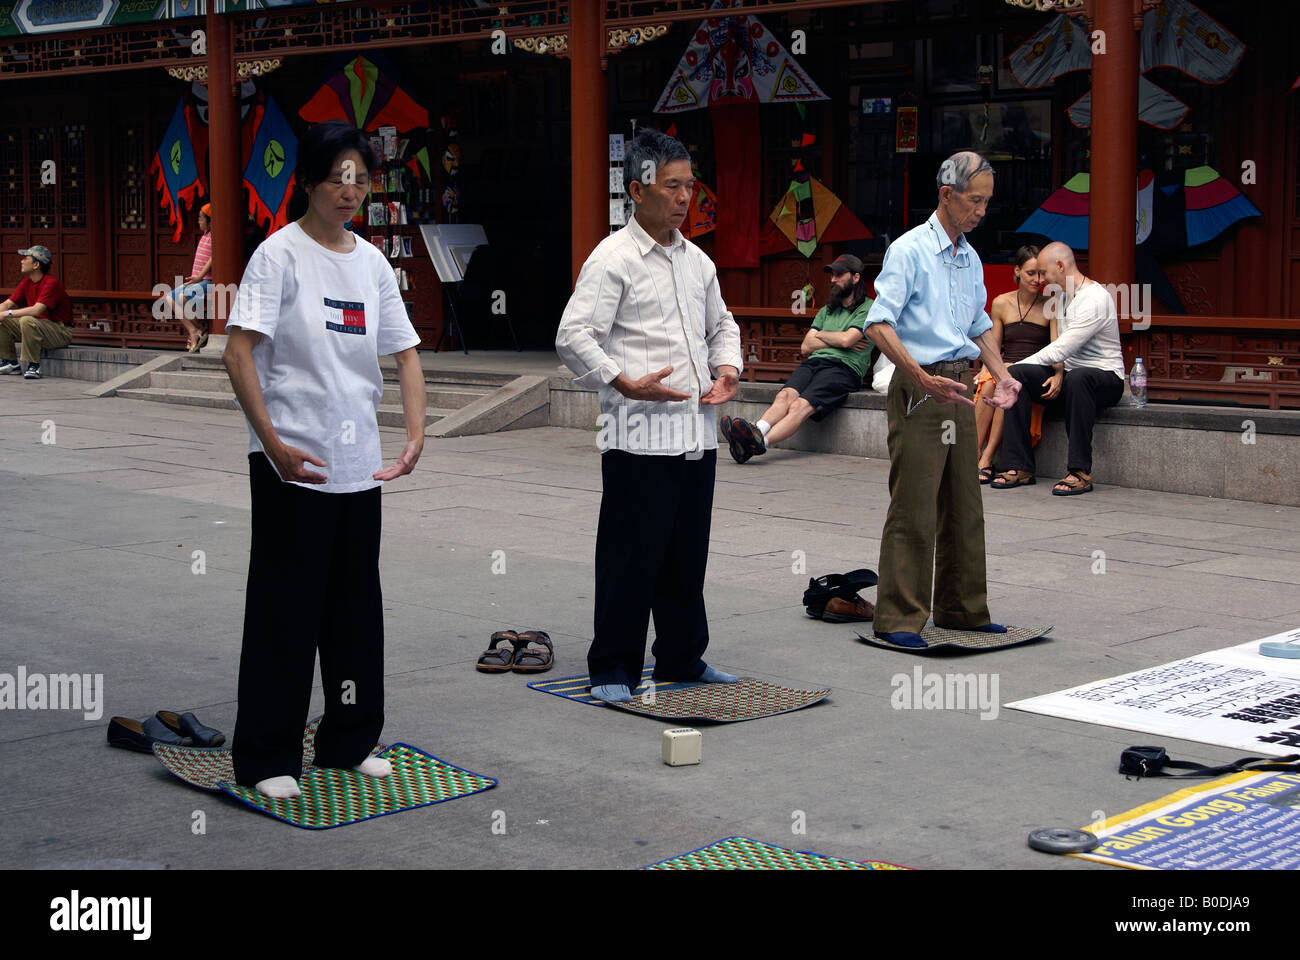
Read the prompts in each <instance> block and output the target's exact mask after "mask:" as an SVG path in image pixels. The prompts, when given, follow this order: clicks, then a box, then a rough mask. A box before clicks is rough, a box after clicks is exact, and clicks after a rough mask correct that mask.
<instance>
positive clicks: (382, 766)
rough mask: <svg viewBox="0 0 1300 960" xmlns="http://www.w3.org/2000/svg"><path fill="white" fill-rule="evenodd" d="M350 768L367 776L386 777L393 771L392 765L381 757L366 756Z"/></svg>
mask: <svg viewBox="0 0 1300 960" xmlns="http://www.w3.org/2000/svg"><path fill="white" fill-rule="evenodd" d="M352 769H353V770H355V771H356V772H357V773H364V774H365V775H366V776H367V777H387V776H389V775H390V774H391V773H392V772H393V765H392V764H391V763H389V762H388V761H387V760H385V759H384V758H383V757H366V759H364V760H362V761H361V762H360V763H358V764H357V765H356V766H355V767H353V768H352Z"/></svg>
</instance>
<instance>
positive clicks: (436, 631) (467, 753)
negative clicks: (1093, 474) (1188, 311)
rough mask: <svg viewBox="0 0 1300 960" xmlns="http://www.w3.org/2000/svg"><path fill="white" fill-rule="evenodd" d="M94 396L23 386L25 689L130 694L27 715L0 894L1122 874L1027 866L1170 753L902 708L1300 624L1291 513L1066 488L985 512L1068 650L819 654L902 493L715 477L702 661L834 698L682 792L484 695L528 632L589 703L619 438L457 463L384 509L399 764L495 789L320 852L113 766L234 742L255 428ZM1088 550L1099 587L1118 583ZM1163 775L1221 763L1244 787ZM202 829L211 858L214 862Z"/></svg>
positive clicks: (872, 464)
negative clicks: (145, 736) (54, 887)
mask: <svg viewBox="0 0 1300 960" xmlns="http://www.w3.org/2000/svg"><path fill="white" fill-rule="evenodd" d="M86 386H87V385H86V384H85V383H84V382H80V383H79V382H75V381H66V380H57V379H46V380H43V381H39V382H28V381H24V380H22V379H21V378H16V377H0V484H2V485H3V491H4V496H3V508H0V510H2V513H0V516H2V517H3V531H4V557H5V559H4V562H3V563H2V564H0V595H2V596H3V598H4V601H3V606H2V607H0V637H3V644H0V672H8V673H13V672H15V671H16V670H17V668H18V667H19V666H20V665H22V666H25V667H26V669H27V671H28V672H29V673H35V672H43V673H63V672H78V673H90V674H103V677H104V685H105V691H106V693H105V697H104V702H103V716H102V717H100V718H98V719H91V720H87V719H85V718H84V717H83V715H82V712H80V711H69V710H61V711H60V710H21V711H8V710H6V711H3V712H0V768H2V769H3V771H4V776H3V777H0V823H3V824H4V829H3V831H0V867H44V866H57V865H67V864H106V865H108V864H112V865H137V866H156V865H166V866H170V867H176V868H185V867H189V868H195V867H236V868H248V867H257V866H263V865H277V866H301V867H446V868H529V867H561V868H581V867H604V868H630V867H637V866H642V865H645V864H648V863H651V862H654V861H657V860H660V859H663V858H666V857H670V856H673V855H675V854H678V853H682V852H685V851H687V850H691V849H694V848H697V847H700V846H703V845H705V844H708V843H711V842H713V841H715V840H718V839H721V838H723V837H727V836H732V835H737V834H740V835H746V836H750V837H754V838H757V839H760V840H764V841H767V842H770V843H776V844H780V845H783V846H788V847H794V848H797V849H810V850H815V851H817V852H820V853H824V854H828V855H834V856H840V857H848V858H853V859H879V860H888V861H893V862H895V863H901V864H906V865H909V866H914V867H921V868H938V867H956V868H1008V869H1025V868H1055V869H1063V870H1076V871H1079V870H1101V871H1106V870H1107V869H1108V868H1106V867H1103V866H1099V865H1093V864H1088V863H1084V862H1081V861H1074V860H1068V859H1061V858H1053V857H1049V856H1047V855H1044V854H1039V853H1035V852H1033V851H1031V850H1030V849H1028V847H1027V846H1026V845H1025V836H1026V835H1027V834H1028V832H1029V831H1030V830H1032V829H1034V828H1037V827H1041V826H1057V825H1065V826H1080V825H1083V824H1085V823H1088V822H1090V821H1091V820H1092V819H1093V816H1094V812H1095V811H1099V810H1100V811H1104V812H1105V813H1106V814H1107V815H1111V814H1115V813H1119V812H1121V811H1123V810H1126V809H1129V808H1132V807H1135V806H1137V805H1139V804H1141V803H1145V802H1147V801H1149V800H1152V799H1155V798H1157V797H1159V796H1162V795H1164V794H1165V793H1168V792H1170V790H1171V788H1170V787H1169V786H1168V785H1167V784H1161V783H1159V782H1158V781H1143V782H1130V781H1126V780H1125V779H1124V778H1123V777H1121V776H1119V775H1118V774H1117V773H1116V772H1115V766H1116V763H1117V760H1118V756H1119V752H1120V750H1121V749H1123V748H1124V747H1126V746H1128V745H1130V744H1131V743H1133V742H1138V741H1142V740H1143V735H1141V734H1133V733H1130V732H1125V731H1122V730H1116V729H1111V728H1107V727H1100V726H1093V725H1088V724H1083V723H1076V722H1073V721H1066V720H1058V719H1054V718H1050V717H1040V716H1035V715H1031V714H1025V713H1019V712H1016V711H1011V710H1002V711H1000V712H999V713H998V715H997V716H996V718H994V719H981V718H980V715H979V712H978V711H977V710H967V711H958V710H939V711H923V710H915V711H911V710H895V709H893V708H892V707H891V704H890V695H891V693H892V691H893V686H892V684H891V680H892V679H893V678H894V677H895V676H896V675H898V674H905V675H909V676H910V674H911V672H912V669H913V667H915V666H917V665H920V666H921V667H922V668H923V669H924V670H925V671H927V672H939V673H942V672H961V673H969V672H977V673H989V674H992V675H995V676H996V678H997V680H998V682H999V693H1000V699H1001V700H1002V702H1009V701H1012V700H1016V699H1020V698H1023V697H1028V696H1033V695H1036V694H1040V693H1046V692H1050V691H1053V690H1058V689H1062V688H1064V687H1068V686H1072V685H1075V684H1078V683H1082V682H1085V681H1089V680H1094V679H1098V678H1102V677H1107V676H1113V675H1116V674H1119V673H1123V672H1126V671H1129V670H1133V669H1137V668H1140V667H1144V666H1149V665H1153V664H1158V663H1162V662H1165V661H1168V660H1171V659H1174V658H1177V657H1182V656H1188V655H1191V654H1194V653H1198V652H1202V651H1206V650H1212V649H1216V648H1220V647H1225V646H1228V645H1231V644H1236V643H1241V642H1243V641H1246V640H1250V639H1254V638H1257V637H1263V636H1267V635H1269V634H1274V633H1278V632H1281V631H1283V630H1285V629H1288V628H1292V627H1295V626H1297V624H1300V589H1298V588H1297V584H1300V509H1298V508H1294V507H1279V506H1274V505H1271V504H1259V503H1248V502H1240V501H1223V500H1212V499H1207V498H1200V497H1192V496H1185V495H1177V494H1168V493H1151V492H1147V491H1143V490H1136V489H1124V488H1118V487H1107V486H1104V485H1103V486H1100V487H1099V488H1098V489H1097V491H1096V492H1095V493H1093V494H1092V495H1089V496H1085V497H1078V498H1059V497H1052V496H1050V494H1049V490H1050V486H1049V485H1046V484H1040V485H1038V486H1036V487H1032V488H1027V489H1024V490H1016V491H1003V492H998V491H987V492H986V493H985V509H986V522H987V536H988V552H989V558H988V565H989V580H990V582H989V591H990V601H991V608H992V611H993V615H994V618H995V619H998V620H1001V621H1003V622H1009V623H1029V622H1041V621H1048V622H1052V623H1055V624H1056V631H1055V633H1054V634H1053V635H1052V637H1051V638H1050V639H1049V640H1048V641H1046V642H1040V643H1037V644H1033V645H1030V646H1027V647H1023V648H1019V649H1011V650H1007V651H1003V652H993V653H988V654H983V655H978V656H967V657H961V658H954V659H944V660H942V661H934V660H922V659H921V658H916V657H911V656H908V655H905V654H900V653H895V652H892V651H884V650H877V649H874V648H871V647H868V646H866V645H864V644H861V643H859V642H858V641H857V639H856V636H855V635H856V632H857V631H856V629H855V627H854V626H853V625H828V624H823V623H820V622H816V621H812V620H809V619H807V618H806V617H804V615H803V612H802V609H801V607H800V606H799V598H800V595H801V593H802V591H803V589H804V587H805V586H806V584H807V580H808V577H809V576H812V575H818V574H822V573H828V572H836V571H843V570H847V569H851V568H854V567H861V566H869V567H875V566H876V565H877V561H878V556H879V535H880V530H881V526H882V523H883V520H884V514H885V509H886V505H887V490H886V479H887V474H888V464H887V463H886V462H884V461H881V460H862V459H855V458H850V457H843V456H833V455H828V454H816V453H801V452H785V451H773V452H772V453H770V454H769V455H767V456H766V457H762V458H759V459H756V460H754V461H751V462H750V463H749V464H746V465H744V466H739V465H736V464H735V463H733V462H732V461H731V460H730V458H728V457H726V456H725V453H724V455H723V458H722V459H721V460H720V461H719V467H718V483H717V491H716V506H715V513H714V521H713V541H712V556H711V558H710V567H709V577H708V586H707V593H706V598H707V601H708V605H709V613H710V620H711V623H712V643H711V646H710V652H709V655H708V659H709V661H710V662H711V663H713V664H715V665H717V666H718V667H720V668H722V669H724V670H729V671H732V672H735V673H743V674H747V675H752V676H756V677H760V678H763V679H766V680H770V681H772V682H775V683H784V684H787V685H798V686H813V685H818V686H820V685H829V686H831V687H833V688H834V693H833V694H832V695H831V697H830V698H829V700H827V701H826V702H824V703H822V704H820V705H818V706H815V707H812V708H810V709H806V710H802V711H799V712H796V713H792V714H787V715H783V716H779V717H774V718H770V719H765V720H758V721H753V722H747V723H740V724H729V725H726V724H724V725H717V726H709V727H703V728H702V730H703V744H704V762H703V763H702V764H701V765H699V766H692V767H679V768H670V767H667V766H665V765H664V764H663V763H662V762H661V761H660V757H659V749H660V733H661V731H662V730H663V729H665V728H667V727H668V726H669V724H666V723H663V722H657V721H654V720H652V719H645V718H642V717H637V716H632V715H628V714H623V713H618V712H615V711H612V710H606V709H604V708H597V707H589V706H583V705H579V704H576V703H572V702H569V701H565V700H561V699H559V698H556V697H551V696H546V695H543V694H540V693H535V692H533V691H530V690H528V689H527V688H526V687H525V683H526V682H527V678H525V677H522V676H518V675H514V674H506V675H495V676H493V675H484V674H479V673H476V672H475V671H474V668H473V665H474V660H475V658H476V657H477V655H478V654H479V652H480V651H482V650H483V649H484V647H485V646H486V643H487V640H488V636H489V634H490V633H491V632H492V631H494V630H498V629H504V628H510V627H515V628H520V629H523V628H529V627H534V628H541V629H545V630H547V631H548V632H549V633H550V634H551V636H552V637H553V638H554V640H555V642H556V645H557V648H558V649H557V654H558V666H557V668H556V670H555V671H554V672H553V673H552V674H550V675H549V676H555V677H558V676H565V675H568V674H573V673H583V672H585V652H586V646H587V642H588V639H589V636H590V626H591V615H592V582H593V549H594V543H595V528H596V510H597V505H598V503H599V499H600V475H599V459H598V455H597V452H596V449H595V435H594V433H592V432H586V431H581V430H567V429H560V428H550V427H547V428H538V429H530V430H521V431H512V432H509V433H503V434H493V435H488V436H476V437H466V438H457V439H443V440H430V441H429V442H428V444H427V446H426V448H425V453H424V458H423V459H422V461H421V463H420V465H419V468H418V469H417V471H416V473H414V474H413V475H411V476H409V477H405V478H402V479H401V480H399V481H396V482H394V483H392V484H389V485H388V486H387V487H386V488H385V491H384V526H385V534H384V546H383V551H384V552H383V583H384V593H385V609H386V636H387V651H386V670H387V698H388V719H387V726H386V728H385V739H386V740H388V741H390V742H391V741H397V740H402V741H406V742H408V743H413V744H415V745H417V746H420V747H422V748H423V749H425V750H427V751H428V752H430V753H433V754H435V755H437V756H439V757H442V758H443V759H445V760H448V761H450V762H452V763H455V764H458V765H460V766H463V767H466V768H468V769H470V770H473V771H476V772H479V773H485V774H489V775H491V776H493V777H496V778H498V779H499V780H500V786H499V787H497V788H496V789H494V790H491V791H488V792H487V793H484V794H480V795H477V796H474V797H469V798H466V799H462V800H457V801H454V802H451V803H447V804H441V805H438V806H433V807H428V808H425V809H421V810H418V811H413V812H409V813H404V814H400V815H397V816H390V817H384V818H381V819H378V820H374V821H370V822H368V823H364V824H360V825H356V826H353V827H348V828H344V829H339V830H331V831H328V832H325V833H316V832H312V831H305V830H297V829H294V828H292V827H288V826H285V825H284V824H281V823H278V822H276V821H274V820H271V819H270V818H267V817H264V816H260V815H258V814H255V813H252V812H250V811H248V810H247V809H246V808H244V807H242V806H240V805H238V804H236V803H234V802H233V801H229V800H227V799H226V798H224V797H218V796H213V795H209V794H205V793H202V792H200V791H197V790H193V789H191V788H189V787H187V786H185V785H184V784H182V783H181V782H179V781H178V780H176V779H174V778H172V777H171V776H170V775H169V774H167V773H166V772H165V771H164V770H163V769H162V768H161V766H160V765H159V764H158V763H157V762H156V761H155V760H153V759H152V758H151V757H147V756H144V755H141V754H132V753H128V752H125V751H121V750H114V749H110V748H109V747H107V746H106V745H105V729H106V726H107V723H108V719H109V717H110V716H113V715H115V714H120V715H125V716H131V717H137V718H143V717H146V716H148V715H150V714H152V713H153V712H154V711H155V710H159V709H173V710H195V711H197V712H198V714H199V716H200V717H201V718H202V719H203V720H204V721H205V722H206V723H208V724H210V725H213V726H216V727H219V728H221V729H223V730H225V731H227V733H229V732H231V731H232V730H233V727H234V720H235V708H236V702H235V681H236V670H237V665H238V659H239V643H240V630H241V623H242V617H243V590H244V582H245V577H246V573H247V551H248V541H249V504H248V480H247V459H246V452H247V429H246V427H245V425H244V421H243V418H242V417H241V415H240V414H239V413H238V412H235V411H222V410H214V409H205V408H198V407H181V406H169V405H164V404H158V403H150V402H144V401H138V400H126V399H121V398H93V397H87V396H85V395H84V394H83V392H82V391H83V390H85V389H86ZM43 439H44V440H46V441H47V442H42V440H43ZM48 441H52V442H48ZM400 446H401V433H400V431H397V430H392V429H386V430H384V448H385V455H386V457H387V459H388V460H389V461H390V462H391V460H392V459H393V457H394V456H395V455H396V452H397V451H398V450H399V449H400ZM1096 550H1103V551H1105V553H1106V572H1105V574H1104V575H1099V574H1094V573H1093V572H1092V569H1093V560H1094V558H1093V552H1094V551H1096ZM195 551H202V552H203V553H202V557H203V564H204V566H203V569H204V572H202V573H196V572H195V570H196V560H195V553H194V552H195ZM494 551H504V554H503V556H504V561H505V569H504V572H501V573H494V572H493V559H494ZM497 556H498V558H499V557H501V556H502V555H501V554H498V555H497ZM498 569H500V567H499V566H498ZM867 596H868V597H870V598H874V590H872V591H868V592H867ZM307 602H309V598H308V599H307ZM320 706H321V697H320V690H319V688H318V689H317V690H316V691H315V694H314V700H313V707H314V709H316V710H319V709H320ZM1163 742H1165V745H1166V746H1167V747H1168V748H1169V750H1170V753H1171V754H1172V755H1174V756H1176V757H1181V758H1187V759H1195V760H1200V761H1202V762H1224V761H1226V760H1229V759H1232V758H1233V756H1234V755H1235V751H1229V750H1223V749H1219V748H1215V747H1209V746H1205V745H1201V744H1192V743H1182V742H1177V741H1169V740H1165V741H1163ZM195 811H202V812H203V813H204V815H205V817H206V833H203V834H196V833H194V832H193V831H192V829H191V827H192V823H193V822H194V819H193V814H194V812H195ZM503 818H504V825H505V832H504V834H502V833H500V832H499V826H498V831H497V832H494V825H499V824H501V823H502V820H503ZM801 824H803V825H805V826H806V832H803V833H796V832H795V830H796V829H797V828H798V827H799V826H800V825H801Z"/></svg>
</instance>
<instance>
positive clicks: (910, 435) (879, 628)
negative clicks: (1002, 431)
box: [874, 366, 990, 633]
mask: <svg viewBox="0 0 1300 960" xmlns="http://www.w3.org/2000/svg"><path fill="white" fill-rule="evenodd" d="M931 369H932V370H934V371H935V372H936V373H937V374H938V375H939V376H945V377H949V378H951V379H954V380H955V379H960V380H961V382H962V383H964V384H966V396H968V397H973V396H974V393H975V391H974V378H973V376H972V375H971V372H970V370H966V371H964V372H962V373H960V374H957V373H955V372H953V371H951V370H950V368H945V367H942V366H940V367H939V368H937V369H936V368H931ZM924 396H925V395H924V394H923V393H922V392H921V391H920V390H919V389H918V388H917V386H916V384H914V383H912V381H911V380H910V379H909V378H908V377H907V376H905V375H904V374H903V373H902V371H895V373H894V378H893V380H892V381H891V382H890V385H889V395H888V399H887V401H886V411H887V415H888V418H889V514H888V516H887V517H886V519H885V529H884V532H883V533H882V534H881V540H880V584H879V587H878V588H877V600H876V616H875V621H874V629H875V630H876V632H878V633H895V632H898V631H906V632H908V633H920V631H921V628H922V627H924V626H925V623H926V620H927V619H929V616H930V612H931V609H932V608H931V605H930V596H931V588H932V587H933V592H934V606H933V612H934V622H935V624H936V625H937V626H941V627H953V628H971V627H981V626H983V625H984V624H986V623H988V622H989V620H990V617H989V609H988V582H987V575H986V573H985V567H984V502H983V499H982V498H981V494H980V485H979V472H978V467H979V451H978V448H977V446H976V443H977V441H976V435H975V408H974V407H968V406H965V405H957V404H952V403H939V402H937V401H936V400H934V399H933V398H926V399H922V398H923V397H924ZM909 407H910V410H911V412H910V413H909V412H908V410H909Z"/></svg>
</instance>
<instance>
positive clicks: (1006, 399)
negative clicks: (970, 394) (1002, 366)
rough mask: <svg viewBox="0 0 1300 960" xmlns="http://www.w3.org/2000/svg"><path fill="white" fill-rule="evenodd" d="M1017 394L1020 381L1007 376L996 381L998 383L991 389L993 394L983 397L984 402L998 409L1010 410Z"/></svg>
mask: <svg viewBox="0 0 1300 960" xmlns="http://www.w3.org/2000/svg"><path fill="white" fill-rule="evenodd" d="M1019 395H1020V381H1019V380H1017V379H1016V378H1015V377H1007V378H1006V379H1005V380H999V381H998V385H997V386H996V387H995V388H994V389H993V396H991V397H985V398H984V402H985V403H987V404H988V405H989V406H990V407H997V408H998V409H999V410H1010V409H1011V408H1012V407H1014V406H1015V405H1016V397H1018V396H1019Z"/></svg>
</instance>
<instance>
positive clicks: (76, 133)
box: [59, 123, 86, 230]
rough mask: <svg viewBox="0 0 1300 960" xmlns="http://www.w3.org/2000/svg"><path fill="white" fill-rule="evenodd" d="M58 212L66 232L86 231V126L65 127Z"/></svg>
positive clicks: (72, 124)
mask: <svg viewBox="0 0 1300 960" xmlns="http://www.w3.org/2000/svg"><path fill="white" fill-rule="evenodd" d="M59 211H60V212H61V213H62V215H63V228H64V229H65V230H83V229H85V227H86V125H85V124H84V123H67V124H64V126H63V144H62V150H61V151H60V163H59Z"/></svg>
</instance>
